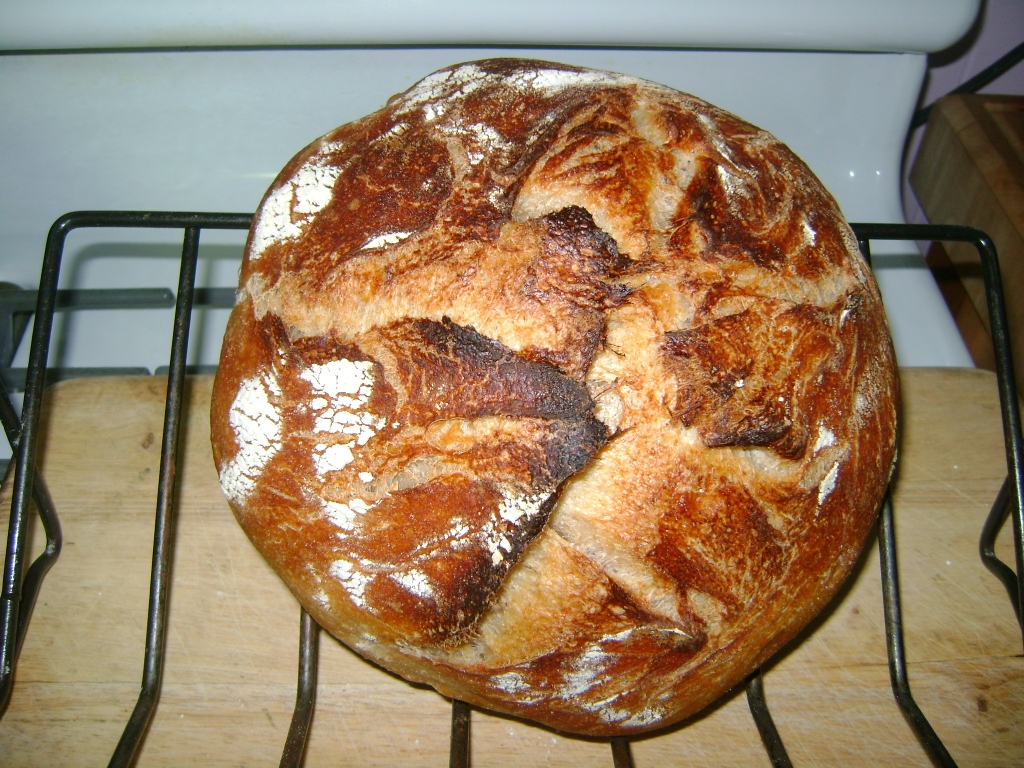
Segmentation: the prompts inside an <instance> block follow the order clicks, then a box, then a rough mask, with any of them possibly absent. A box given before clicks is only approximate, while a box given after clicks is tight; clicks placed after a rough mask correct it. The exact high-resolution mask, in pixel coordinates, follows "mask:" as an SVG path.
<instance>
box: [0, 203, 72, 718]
mask: <svg viewBox="0 0 1024 768" xmlns="http://www.w3.org/2000/svg"><path fill="white" fill-rule="evenodd" d="M74 224H75V219H74V216H73V215H71V214H69V215H66V216H63V217H61V218H60V219H58V220H57V221H55V222H54V223H53V226H51V227H50V231H49V233H48V234H47V237H46V249H45V251H44V253H43V267H42V271H41V272H40V274H39V293H38V296H37V297H36V310H35V322H34V325H33V329H32V340H31V342H30V344H29V358H28V370H27V372H26V376H25V399H24V403H23V405H22V411H21V429H20V431H19V439H18V440H17V446H16V450H15V467H14V483H13V486H12V490H11V518H10V520H11V522H10V527H9V528H8V531H7V556H6V558H5V560H4V576H3V595H2V599H0V711H2V709H3V707H4V706H5V705H6V703H7V701H8V699H9V697H10V693H11V686H12V684H13V678H14V669H15V666H16V661H17V650H18V638H23V637H24V635H25V626H26V625H27V622H25V623H23V621H24V620H23V617H22V616H21V599H22V594H23V587H24V579H25V572H24V568H23V563H24V560H25V546H26V541H27V533H28V529H27V525H28V508H29V499H30V498H32V497H33V496H34V495H35V493H36V489H37V485H36V482H35V479H36V477H35V475H36V473H35V451H36V444H37V442H38V432H39V431H38V429H37V427H38V425H39V414H40V410H41V408H42V400H43V385H44V383H45V379H46V359H47V356H48V355H49V351H50V336H51V334H52V331H53V311H54V307H55V306H56V296H57V280H58V278H59V277H60V262H61V259H62V257H63V254H64V241H65V240H66V239H67V235H68V232H69V231H71V229H73V228H74Z"/></svg>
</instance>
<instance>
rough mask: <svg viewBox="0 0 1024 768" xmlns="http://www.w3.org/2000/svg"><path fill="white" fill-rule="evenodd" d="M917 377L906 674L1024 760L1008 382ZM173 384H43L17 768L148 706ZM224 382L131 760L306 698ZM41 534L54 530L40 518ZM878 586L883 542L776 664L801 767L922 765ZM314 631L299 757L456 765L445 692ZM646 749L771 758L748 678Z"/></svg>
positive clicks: (228, 757) (570, 755) (1010, 760)
mask: <svg viewBox="0 0 1024 768" xmlns="http://www.w3.org/2000/svg"><path fill="white" fill-rule="evenodd" d="M902 384H903V398H904V420H903V426H904V429H903V439H902V444H901V464H900V469H899V474H898V478H897V482H896V484H895V505H896V522H897V537H898V554H899V567H900V574H901V583H902V590H903V596H904V618H905V623H906V628H905V632H906V642H907V649H908V662H909V674H910V682H911V685H912V687H913V691H914V694H915V696H916V698H917V701H918V703H919V704H920V706H921V708H922V709H923V710H924V712H925V714H926V715H927V716H928V717H929V719H930V720H931V722H932V725H933V726H934V728H935V730H936V731H937V732H938V734H939V736H940V737H941V738H942V739H943V741H944V743H945V744H946V746H947V748H948V749H949V751H950V752H951V753H952V755H953V757H954V759H956V760H957V762H958V763H959V764H960V765H962V766H1014V765H1024V658H1022V640H1021V633H1020V630H1019V628H1018V627H1017V624H1016V620H1015V618H1014V614H1013V611H1012V608H1011V605H1010V602H1009V600H1008V598H1007V596H1006V593H1005V591H1004V590H1003V587H1002V586H1001V584H1000V583H999V582H998V581H997V580H996V579H995V578H994V577H992V576H991V575H990V574H989V573H988V572H987V571H986V570H985V569H984V567H983V566H982V564H981V562H980V559H979V557H978V554H977V551H978V546H977V539H978V534H979V532H980V530H981V526H982V523H983V521H984V518H985V516H986V514H987V512H988V509H989V506H990V505H991V503H992V501H993V499H994V498H995V495H996V492H997V490H998V488H999V485H1000V483H1001V482H1002V479H1003V477H1004V476H1005V474H1006V471H1005V468H1006V463H1005V457H1004V454H1003V441H1002V432H1001V426H1000V421H999V410H998V402H997V396H996V389H995V379H994V376H993V375H992V374H989V373H987V372H983V371H976V370H952V369H907V370H904V371H902ZM163 386H164V385H163V382H162V380H161V379H159V378H157V377H144V378H120V379H92V380H86V379H83V380H78V381H72V382H66V383H64V384H61V385H58V386H56V387H54V388H53V389H52V390H50V392H49V394H48V400H47V403H48V404H47V409H46V412H45V415H44V423H45V437H44V438H43V441H42V445H41V456H40V461H41V466H42V473H43V476H44V477H45V479H46V482H47V483H48V485H49V488H50V491H51V493H52V495H53V497H54V500H55V504H56V507H57V510H58V513H59V514H60V517H61V521H62V525H63V529H64V537H65V541H64V550H63V553H62V554H61V557H60V560H59V561H58V563H57V565H56V566H55V567H54V569H53V570H52V571H51V572H50V574H49V576H48V577H47V579H46V583H45V585H44V587H43V590H42V593H41V595H40V598H39V603H38V605H37V607H36V610H35V615H34V616H33V618H32V623H31V626H30V629H29V633H28V637H27V640H26V643H25V648H24V650H23V652H22V655H21V660H20V663H19V667H18V669H17V675H16V679H15V685H14V692H13V695H12V698H11V702H10V705H9V707H8V709H7V711H6V712H5V713H4V716H3V718H2V719H0V763H2V764H3V765H5V766H60V765H68V766H91V765H106V763H107V761H108V760H109V758H110V755H111V754H112V752H113V750H114V747H115V745H116V744H117V740H118V738H119V737H120V734H121V731H122V729H123V728H124V725H125V723H126V721H127V718H128V715H129V713H130V711H131V709H132V707H133V706H134V704H135V700H136V697H137V695H138V690H139V681H140V679H141V672H142V657H143V648H144V633H145V627H146V604H147V599H148V590H149V568H150V558H151V545H152V537H153V517H154V510H155V504H156V501H155V499H156V482H157V472H158V467H159V445H160V433H161V428H162V427H161V421H162V418H163ZM209 395H210V379H208V378H197V379H194V380H192V381H191V387H190V392H189V399H188V407H187V417H188V418H187V424H186V429H185V432H184V444H183V447H184V461H183V465H182V469H181V475H180V494H179V503H178V509H177V522H176V547H175V553H174V586H173V590H172V600H171V615H170V628H169V634H168V646H167V665H166V671H165V676H164V686H163V692H162V696H161V699H160V704H159V708H158V710H157V713H156V716H155V718H154V720H153V723H152V725H151V727H150V729H149V732H148V734H147V736H146V739H145V742H144V744H143V746H142V749H141V753H140V756H139V760H138V765H140V766H148V765H186V764H192V765H204V766H263V765H267V766H269V765H276V764H277V763H278V761H279V760H280V754H281V749H282V747H283V745H284V740H285V734H286V733H287V729H288V723H289V720H290V717H291V710H292V706H293V704H294V698H295V678H296V671H297V660H298V631H299V609H298V606H297V604H296V603H295V601H294V600H293V599H292V597H291V596H290V594H289V593H288V592H287V591H286V590H285V588H284V587H283V586H282V584H281V582H280V581H279V580H278V579H277V577H276V576H275V575H274V573H272V572H271V571H270V569H269V568H268V567H267V566H266V565H265V564H264V562H263V561H262V559H261V558H260V557H259V555H258V554H257V553H256V552H255V550H254V549H253V548H252V546H251V545H250V544H249V542H248V540H247V539H246V538H245V536H244V535H243V534H242V532H241V530H240V529H239V528H238V527H237V525H236V524H235V521H234V519H233V518H232V516H231V513H230V511H229V510H228V506H227V504H226V502H225V501H224V499H223V497H222V495H221V492H220V489H219V486H218V484H217V478H216V475H215V473H214V470H213V465H212V460H211V457H210V448H209V429H208V425H207V412H208V407H209V406H208V404H209ZM4 493H5V495H4V497H3V499H4V501H5V502H6V503H5V509H9V506H10V503H9V500H10V497H9V492H8V491H7V490H6V486H5V492H4ZM3 517H4V522H3V525H4V526H6V517H7V516H6V514H5V515H4V516H3ZM5 535H6V534H5ZM31 545H32V548H33V551H39V550H40V549H41V547H42V535H41V533H40V531H39V530H38V526H36V530H35V531H34V533H33V539H32V541H31ZM1011 547H1012V544H1011V542H1010V531H1009V527H1008V526H1007V529H1006V530H1004V532H1003V533H1002V534H1001V536H1000V539H999V546H998V547H997V552H998V553H999V554H1000V556H1001V557H1002V558H1003V559H1004V560H1005V561H1007V562H1012V555H1011ZM879 583H880V582H879V567H878V554H877V549H876V546H875V543H874V541H872V545H871V547H870V548H869V549H868V551H867V553H866V555H865V557H864V558H863V562H862V563H861V566H860V568H859V569H858V570H857V572H856V573H855V575H854V578H853V579H852V580H851V582H850V584H849V585H848V587H847V588H846V589H845V590H844V591H843V593H842V594H841V595H840V598H839V599H838V600H837V601H835V603H834V604H833V605H832V606H830V608H829V610H828V611H827V612H826V614H825V615H824V616H823V617H822V618H821V619H820V620H819V621H817V622H816V623H815V624H814V625H813V626H812V627H811V628H810V629H809V631H808V632H806V633H805V634H804V636H802V637H801V638H800V639H799V641H798V642H796V643H794V644H793V645H792V646H791V647H790V648H788V649H787V650H786V651H785V652H784V653H783V654H781V655H780V656H779V657H778V658H777V659H775V660H774V661H773V662H772V664H771V665H770V666H769V667H768V668H767V670H766V673H765V689H766V695H767V698H768V702H769V706H770V708H771V712H772V714H773V717H774V719H775V722H776V725H777V726H778V728H779V731H780V733H781V735H782V738H783V740H784V741H785V744H786V747H787V749H788V751H789V754H790V757H791V758H792V760H793V763H794V765H797V766H804V765H844V766H851V765H865V766H867V765H870V766H875V765H900V766H928V765H930V763H929V760H928V758H927V756H926V755H925V753H924V752H923V750H922V749H921V747H920V746H919V745H918V744H917V742H916V740H915V737H914V735H913V733H912V732H911V730H910V728H909V726H908V725H907V724H906V722H905V721H904V719H903V717H902V715H901V713H900V711H899V709H898V707H897V705H896V703H895V701H894V700H893V696H892V693H891V689H890V684H889V677H888V668H887V663H886V654H885V635H884V630H883V618H882V605H881V593H880V588H879ZM320 647H321V656H320V670H319V685H318V693H317V705H316V713H315V716H314V720H313V725H312V730H311V735H310V741H309V745H308V749H307V754H306V763H305V764H306V765H307V766H320V765H332V766H349V765H365V766H398V765H401V766H443V765H447V761H448V748H449V745H448V734H449V723H450V712H451V707H450V702H448V701H447V700H445V699H443V698H442V697H441V696H439V695H437V694H436V693H434V692H433V691H431V690H428V689H424V688H420V687H414V686H411V685H409V684H408V683H406V682H404V681H402V680H400V679H397V678H395V677H394V676H392V675H390V674H388V673H386V672H384V671H382V670H380V669H378V668H376V667H374V666H372V665H370V664H368V663H366V662H365V661H363V660H362V659H360V658H359V657H357V656H356V655H355V654H353V653H351V652H350V651H348V650H347V649H345V648H344V647H343V646H341V645H340V644H339V643H337V642H336V641H334V640H333V639H332V638H330V637H329V636H326V635H325V634H323V633H322V636H321V640H320ZM471 734H472V764H473V766H474V768H483V767H484V766H499V765H500V766H505V765H553V766H572V767H573V768H579V767H580V766H594V765H596V766H600V765H607V766H611V765H612V757H611V751H610V749H609V747H608V744H607V742H602V741H594V740H586V739H579V738H574V737H569V736H565V735H562V734H558V733H554V732H551V731H547V730H544V729H541V728H538V727H535V726H532V725H530V724H527V723H524V722H519V721H514V720H510V719H507V718H502V717H496V716H492V715H488V714H486V713H482V712H478V711H474V712H473V715H472V724H471ZM632 752H633V757H634V760H635V762H636V765H637V768H647V767H648V766H675V765H679V766H683V765H685V766H704V765H707V766H722V765H729V766H748V765H749V766H767V765H769V764H770V763H769V760H768V757H767V755H766V753H765V750H764V747H763V746H762V744H761V741H760V738H759V736H758V734H757V730H756V728H755V726H754V723H753V720H752V719H751V716H750V713H749V710H748V707H747V703H746V699H745V697H744V696H743V694H742V691H737V692H734V693H733V694H732V695H730V696H727V697H726V698H725V699H723V700H722V701H720V702H719V703H718V704H717V705H716V706H714V707H712V708H711V709H710V710H709V711H707V712H705V713H704V714H703V715H702V716H700V717H697V718H695V719H693V720H691V721H688V722H687V723H685V724H683V725H682V726H680V727H676V728H673V729H671V730H669V731H667V732H663V733H659V734H657V735H654V736H650V737H646V738H642V739H637V740H635V741H634V742H633V744H632Z"/></svg>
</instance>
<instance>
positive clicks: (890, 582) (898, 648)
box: [878, 494, 956, 768]
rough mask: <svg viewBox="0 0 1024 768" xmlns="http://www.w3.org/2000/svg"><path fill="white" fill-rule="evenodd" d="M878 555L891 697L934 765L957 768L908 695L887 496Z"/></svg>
mask: <svg viewBox="0 0 1024 768" xmlns="http://www.w3.org/2000/svg"><path fill="white" fill-rule="evenodd" d="M878 552H879V556H880V559H881V568H882V608H883V610H884V612H885V637H886V650H887V651H888V654H889V678H890V680H891V681H892V692H893V695H894V696H895V697H896V703H897V704H899V706H900V709H901V710H903V714H904V716H905V717H906V718H907V721H908V722H909V723H910V726H911V728H913V729H914V733H915V734H916V735H917V737H918V739H919V740H920V741H921V745H922V746H923V747H924V748H925V750H926V751H927V752H928V755H929V756H930V757H931V758H932V760H933V761H934V762H935V764H936V765H939V766H942V767H943V768H956V763H955V762H954V761H953V758H952V757H951V756H950V754H949V752H948V751H947V750H946V747H945V745H944V744H943V743H942V741H941V740H940V739H939V737H938V735H937V734H936V733H935V731H934V729H933V728H932V726H931V724H930V723H929V722H928V718H926V717H925V716H924V713H923V712H922V711H921V708H920V707H918V706H917V702H916V701H914V696H913V694H912V693H911V692H910V680H909V678H908V677H907V663H906V652H905V649H904V647H903V612H902V609H901V607H900V587H899V573H898V570H897V567H896V531H895V526H894V525H893V514H892V498H891V497H890V496H889V495H888V494H887V495H886V498H885V502H884V503H883V504H882V513H881V515H880V516H879V530H878Z"/></svg>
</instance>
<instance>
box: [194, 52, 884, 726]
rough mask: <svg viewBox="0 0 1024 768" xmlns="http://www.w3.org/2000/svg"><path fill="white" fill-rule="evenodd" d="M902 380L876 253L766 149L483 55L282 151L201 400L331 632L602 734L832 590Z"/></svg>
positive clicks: (246, 515) (275, 550) (517, 710)
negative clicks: (870, 259) (876, 274)
mask: <svg viewBox="0 0 1024 768" xmlns="http://www.w3.org/2000/svg"><path fill="white" fill-rule="evenodd" d="M897 400H898V393H897V391H896V379H895V365H894V360H893V355H892V349H891V344H890V341H889V336H888V330H887V327H886V323H885V317H884V312H883V310H882V307H881V303H880V300H879V297H878V293H877V290H876V288H875V286H874V283H873V281H872V279H871V277H870V274H869V273H868V271H867V269H866V267H865V266H864V264H863V262H862V261H861V259H860V257H859V254H858V253H857V251H856V245H855V242H854V240H853V237H852V234H851V232H850V230H849V227H848V226H847V225H846V223H845V221H844V220H843V218H842V215H841V213H840V212H839V210H838V207H837V206H836V204H835V202H834V200H832V198H831V197H830V196H829V195H828V193H827V192H825V190H824V189H823V188H822V187H821V185H820V183H819V182H818V181H817V180H816V179H815V178H814V177H813V175H812V174H811V172H810V171H809V170H808V169H807V168H806V166H805V165H804V164H803V163H802V162H801V161H800V160H799V159H798V158H797V157H795V156H794V155H793V154H792V153H791V152H790V151H789V150H788V149H786V148H785V147H784V146H783V145H782V144H780V143H779V142H778V141H777V140H775V139H774V138H772V137H771V136H769V135H768V134H766V133H764V132H763V131H760V130H758V129H756V128H754V127H752V126H750V125H748V124H747V123H744V122H743V121H741V120H739V119H737V118H735V117H734V116H732V115H729V114H728V113H725V112H723V111H721V110H719V109H717V108H715V107H713V106H711V105H709V104H706V103H705V102H702V101H700V100H698V99H695V98H693V97H691V96H687V95H685V94H680V93H677V92H675V91H671V90H669V89H667V88H664V87H661V86H657V85H654V84H651V83H647V82H644V81H640V80H636V79H634V78H629V77H625V76H620V75H614V74H611V73H604V72H594V71H589V70H578V69H574V68H571V67H565V66H562V65H556V64H548V63H545V62H535V61H520V60H511V59H498V60H490V61H482V62H474V63H470V64H465V65H460V66H457V67H452V68H450V69H447V70H442V71H441V72H438V73H435V74H433V75H431V76H429V77H428V78H426V79H425V80H423V81H421V82H420V83H419V84H417V85H416V86H414V87H413V88H412V89H410V90H409V91H407V92H406V93H404V94H402V95H400V96H397V97H395V98H394V99H392V100H391V101H390V102H389V103H388V105H387V106H386V107H385V108H384V109H382V110H381V111H379V112H377V113H375V114H373V115H370V116H368V117H366V118H364V119H362V120H360V121H357V122H355V123H351V124H349V125H346V126H343V127H341V128H339V129H337V130H336V131H333V132H332V133H330V134H328V135H327V136H325V137H323V138H322V139H320V140H318V141H317V142H314V143H313V144H312V145H310V146H309V147H307V148H306V149H305V150H303V151H302V152H301V153H300V154H299V155H297V156H296V158H295V159H294V160H292V161H291V163H289V165H288V166H287V167H286V168H285V169H284V170H283V171H282V173H281V174H280V176H279V177H278V179H277V180H276V181H275V182H274V184H273V185H272V186H271V188H270V190H269V191H268V193H267V196H266V197H265V199H264V201H263V204H262V205H261V207H260V212H259V214H258V216H257V219H256V222H255V225H254V227H253V231H252V232H251V234H250V239H249V244H248V246H247V251H246V259H245V261H244V263H243V267H242V273H241V282H240V290H239V301H238V303H237V305H236V307H235V309H234V311H233V313H232V317H231V321H230V323H229V328H228V332H227V335H226V338H225V343H224V351H223V354H222V361H221V367H220V370H219V372H218V376H217V381H216V385H215V391H214V399H213V409H212V426H213V443H214V456H215V459H216V462H217V467H218V471H219V472H220V476H221V482H222V485H223V487H224V489H225V493H226V494H227V496H228V498H229V500H230V502H231V505H232V507H233V509H234V510H235V513H236V515H237V517H238V519H239V521H240V523H241V525H242V526H243V528H244V529H245V530H246V532H247V533H248V535H249V536H250V537H251V538H252V540H253V541H254V543H255V544H256V546H257V547H258V548H259V549H260V550H261V551H262V552H263V554H264V555H265V556H266V557H267V559H268V560H269V561H270V562H271V563H272V564H273V565H274V567H275V568H276V569H277V570H278V572H279V573H280V574H281V576H282V577H283V578H284V579H285V580H286V581H287V583H288V584H289V585H290V587H291V588H292V589H293V591H294V592H295V594H296V595H297V597H298V598H299V600H300V601H301V602H302V603H303V605H304V606H305V607H306V608H307V609H308V610H309V611H310V612H311V613H312V614H313V616H314V617H315V618H316V619H317V620H318V621H319V622H320V623H321V624H322V625H323V626H324V627H325V628H326V629H328V630H329V631H330V632H331V633H333V634H334V635H336V636H337V637H338V638H340V639H341V640H342V641H344V642H345V643H347V644H348V645H350V646H351V647H353V648H354V649H356V650H357V651H359V652H360V653H362V654H363V655H365V656H367V657H368V658H370V659H372V660H374V661H377V662H379V663H381V664H383V665H384V666H386V667H388V668H390V669H392V670H394V671H396V672H398V673H400V674H402V675H405V676H406V677H408V678H410V679H412V680H417V681H422V682H427V683H429V684H431V685H434V686H435V687H436V688H438V690H440V691H441V692H443V693H445V694H446V695H450V696H455V697H458V698H461V699H464V700H467V701H469V702H472V703H475V704H478V705H480V706H484V707H488V708H491V709H494V710H497V711H501V712H506V713H510V714H514V715H518V716H523V717H527V718H531V719H534V720H537V721H540V722H542V723H545V724H546V725H549V726H552V727H554V728H558V729H562V730H567V731H573V732H578V733H586V734H593V735H610V734H625V733H634V732H638V731H643V730H649V729H652V728H657V727H661V726H664V725H668V724H670V723H672V722H676V721H678V720H679V719H681V718H683V717H686V716H688V715H690V714H692V713H694V712H696V711H698V710H699V709H701V708H702V707H704V706H706V705H707V704H708V703H710V702H711V701H713V700H714V699H715V698H717V697H718V696H720V695H721V694H722V693H723V692H725V691H726V690H728V689H729V688H730V687H732V686H733V685H735V684H736V683H737V682H739V681H740V680H742V679H743V678H744V677H745V676H746V674H748V673H749V671H750V670H751V669H753V668H754V667H755V666H756V665H758V664H759V663H761V662H763V661H764V660H765V659H766V658H768V657H769V656H770V655H771V654H772V653H774V652H775V651H776V650H778V648H780V647H781V646H782V645H783V644H784V643H786V642H787V641H788V640H790V639H791V638H792V637H793V636H794V635H795V634H796V633H797V632H798V631H799V630H800V629H801V628H802V627H803V626H805V625H806V623H807V622H808V621H809V620H810V619H811V618H812V617H813V616H814V615H815V614H816V613H817V612H818V611H820V610H821V608H822V607H823V606H824V605H825V604H826V603H827V601H828V600H829V599H830V598H831V596H832V595H833V594H834V593H835V591H836V590H837V589H838V587H839V585H840V584H841V583H842V581H843V580H844V579H845V577H846V575H847V574H848V573H849V571H850V569H851V568H852V566H853V563H854V561H855V560H856V558H857V557H858V556H859V553H860V550H861V547H862V546H863V542H864V540H865V537H866V536H867V533H868V531H869V529H870V527H871V525H872V523H873V521H874V517H875V514H876V511H877V507H878V504H879V501H880V499H881V496H882V493H883V491H884V488H885V485H886V483H887V481H888V478H889V473H890V471H891V467H892V462H893V456H894V446H895V439H896V404H897Z"/></svg>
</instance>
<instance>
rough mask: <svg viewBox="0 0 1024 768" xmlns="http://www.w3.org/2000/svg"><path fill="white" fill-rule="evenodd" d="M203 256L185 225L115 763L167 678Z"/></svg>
mask: <svg viewBox="0 0 1024 768" xmlns="http://www.w3.org/2000/svg"><path fill="white" fill-rule="evenodd" d="M198 258H199V228H198V227H186V228H185V238H184V243H183V245H182V249H181V272H180V276H179V279H178V302H177V305H176V306H175V310H174V331H173V335H172V337H171V364H170V373H169V375H168V381H167V401H166V406H165V408H164V431H163V443H162V445H161V451H160V479H159V483H158V486H157V505H156V506H157V509H156V525H155V531H154V535H153V566H152V573H151V576H150V592H149V615H148V625H147V630H146V656H145V661H144V662H143V676H142V690H141V692H140V693H139V699H138V701H137V702H136V704H135V709H134V710H133V711H132V714H131V717H130V718H129V719H128V724H127V725H126V726H125V729H124V732H123V733H122V734H121V740H120V741H119V742H118V744H117V749H116V750H115V751H114V754H113V756H112V757H111V759H110V765H111V766H127V765H130V764H131V762H132V760H133V759H134V757H135V753H136V751H137V750H138V747H139V744H140V743H141V741H142V737H143V735H144V734H145V732H146V728H147V726H148V725H149V721H150V719H151V718H152V717H153V712H154V711H155V709H156V704H157V700H158V699H159V697H160V684H161V681H162V679H163V668H164V651H165V648H166V644H167V643H166V641H167V609H168V606H169V601H170V588H171V553H172V550H173V544H174V539H173V535H172V526H173V522H174V520H173V513H174V490H175V489H174V485H175V478H176V476H177V472H178V435H179V433H180V427H181V409H182V403H183V400H184V395H185V355H186V352H187V350H188V332H189V325H190V322H191V316H192V296H193V292H194V290H195V278H196V263H197V261H198Z"/></svg>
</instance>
